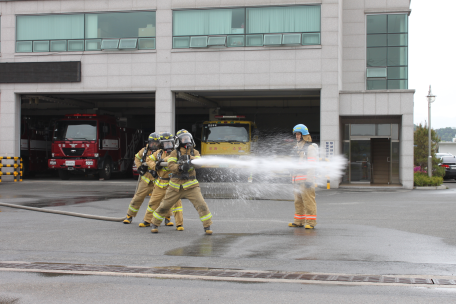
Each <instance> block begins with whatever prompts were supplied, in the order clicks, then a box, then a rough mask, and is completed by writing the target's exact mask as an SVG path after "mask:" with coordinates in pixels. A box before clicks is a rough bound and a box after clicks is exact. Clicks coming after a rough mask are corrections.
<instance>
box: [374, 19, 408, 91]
mask: <svg viewBox="0 0 456 304" xmlns="http://www.w3.org/2000/svg"><path fill="white" fill-rule="evenodd" d="M366 45H367V60H366V63H367V72H366V76H367V89H368V90H386V89H389V90H392V89H407V88H408V58H407V57H408V16H407V15H406V14H391V15H368V16H367V43H366Z"/></svg>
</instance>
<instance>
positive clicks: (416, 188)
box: [413, 185, 448, 190]
mask: <svg viewBox="0 0 456 304" xmlns="http://www.w3.org/2000/svg"><path fill="white" fill-rule="evenodd" d="M413 189H415V190H446V189H448V188H447V186H445V185H440V186H435V187H434V186H433V187H413Z"/></svg>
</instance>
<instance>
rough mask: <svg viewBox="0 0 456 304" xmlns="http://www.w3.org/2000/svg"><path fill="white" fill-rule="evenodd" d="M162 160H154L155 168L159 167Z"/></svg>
mask: <svg viewBox="0 0 456 304" xmlns="http://www.w3.org/2000/svg"><path fill="white" fill-rule="evenodd" d="M162 162H163V160H161V159H159V160H157V161H156V162H155V169H157V170H158V169H160V164H161V163H162Z"/></svg>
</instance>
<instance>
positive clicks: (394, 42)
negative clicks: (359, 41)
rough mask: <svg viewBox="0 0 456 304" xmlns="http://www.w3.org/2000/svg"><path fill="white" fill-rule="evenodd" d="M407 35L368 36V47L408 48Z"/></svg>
mask: <svg viewBox="0 0 456 304" xmlns="http://www.w3.org/2000/svg"><path fill="white" fill-rule="evenodd" d="M407 38H408V37H407V34H375V35H367V47H380V46H407V45H408V39H407Z"/></svg>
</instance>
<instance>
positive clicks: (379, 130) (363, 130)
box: [344, 124, 399, 140]
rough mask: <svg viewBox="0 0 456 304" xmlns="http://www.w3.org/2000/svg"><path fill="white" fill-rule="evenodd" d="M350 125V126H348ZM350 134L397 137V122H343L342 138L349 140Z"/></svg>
mask: <svg viewBox="0 0 456 304" xmlns="http://www.w3.org/2000/svg"><path fill="white" fill-rule="evenodd" d="M350 126H351V128H350ZM350 136H391V139H393V140H398V139H399V125H398V124H351V125H350V124H345V125H344V140H350Z"/></svg>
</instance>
